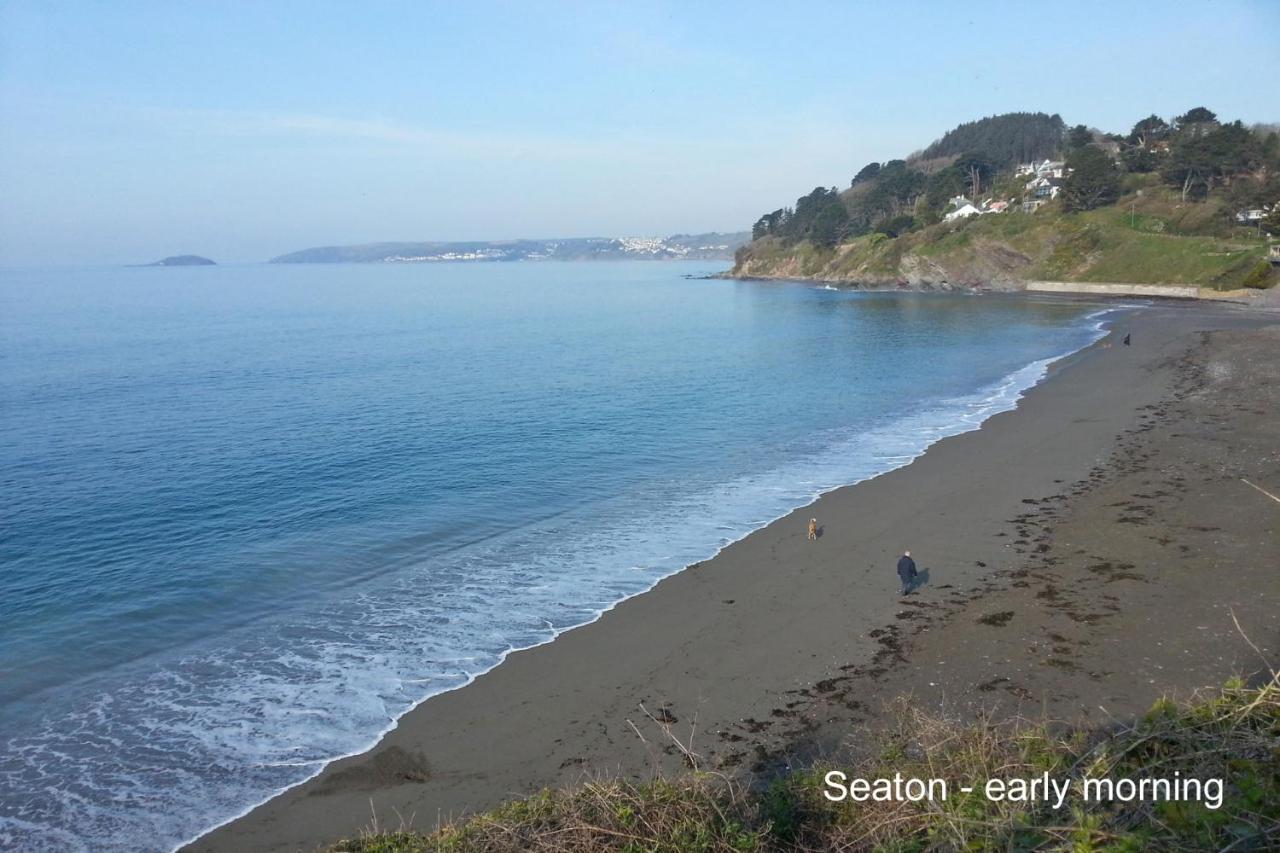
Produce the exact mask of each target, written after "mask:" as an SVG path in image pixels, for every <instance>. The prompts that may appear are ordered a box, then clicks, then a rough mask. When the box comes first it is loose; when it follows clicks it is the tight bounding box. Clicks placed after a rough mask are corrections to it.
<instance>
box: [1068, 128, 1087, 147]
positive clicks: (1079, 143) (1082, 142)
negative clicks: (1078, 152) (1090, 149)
mask: <svg viewBox="0 0 1280 853" xmlns="http://www.w3.org/2000/svg"><path fill="white" fill-rule="evenodd" d="M1090 142H1093V131H1091V130H1090V129H1089V128H1087V127H1085V126H1084V125H1083V124H1077V125H1076V126H1075V127H1073V128H1071V130H1069V131H1067V149H1068V150H1070V151H1074V150H1075V149H1077V148H1084V147H1085V146H1086V145H1088V144H1089V143H1090Z"/></svg>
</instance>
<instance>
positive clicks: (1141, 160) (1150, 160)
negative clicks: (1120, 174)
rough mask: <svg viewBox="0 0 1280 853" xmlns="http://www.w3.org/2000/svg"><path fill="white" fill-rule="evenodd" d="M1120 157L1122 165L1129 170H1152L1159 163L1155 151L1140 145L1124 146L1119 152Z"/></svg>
mask: <svg viewBox="0 0 1280 853" xmlns="http://www.w3.org/2000/svg"><path fill="white" fill-rule="evenodd" d="M1120 159H1121V160H1122V161H1123V162H1124V167H1125V168H1126V169H1128V170H1129V171H1130V172H1154V171H1155V170H1156V167H1158V166H1159V165H1160V159H1159V157H1158V156H1157V155H1156V152H1154V151H1152V150H1151V149H1150V148H1144V147H1142V146H1141V145H1135V146H1134V147H1132V148H1126V149H1125V150H1124V151H1123V152H1121V154H1120Z"/></svg>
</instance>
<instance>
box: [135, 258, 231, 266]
mask: <svg viewBox="0 0 1280 853" xmlns="http://www.w3.org/2000/svg"><path fill="white" fill-rule="evenodd" d="M148 266H153V267H211V266H215V264H214V262H213V261H211V260H209V259H208V258H202V257H200V256H199V255H170V256H169V257H167V258H164V259H162V260H159V261H156V262H155V263H154V264H148Z"/></svg>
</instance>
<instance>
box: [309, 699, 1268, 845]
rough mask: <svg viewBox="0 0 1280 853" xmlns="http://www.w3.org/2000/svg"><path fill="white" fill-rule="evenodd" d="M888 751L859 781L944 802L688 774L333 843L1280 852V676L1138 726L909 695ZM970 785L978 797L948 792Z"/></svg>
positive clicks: (805, 777) (807, 778)
mask: <svg viewBox="0 0 1280 853" xmlns="http://www.w3.org/2000/svg"><path fill="white" fill-rule="evenodd" d="M897 718H898V719H899V720H901V721H902V723H901V725H900V727H899V728H898V729H897V730H895V731H891V732H888V733H887V734H885V735H884V736H883V738H882V740H881V747H882V749H881V754H880V755H879V756H878V757H877V758H874V759H868V760H865V761H862V762H859V763H858V764H857V765H855V766H845V767H839V768H836V769H840V770H842V771H843V772H845V773H846V774H848V776H849V777H850V778H853V777H855V776H856V777H863V778H872V779H874V778H879V777H892V776H893V775H894V774H895V773H901V774H902V776H903V777H916V778H925V779H927V778H941V779H946V780H948V782H949V783H950V785H951V786H952V793H951V796H949V797H948V798H947V800H946V801H945V802H938V801H934V802H929V801H921V802H915V803H912V802H907V801H900V802H893V801H890V802H865V803H856V802H852V801H849V800H846V801H844V802H841V803H833V802H830V801H828V800H827V799H826V798H825V797H824V796H823V792H824V790H826V788H825V786H824V784H823V777H824V774H825V772H826V770H827V769H828V768H827V767H816V768H813V769H809V770H804V771H799V772H794V773H792V774H790V775H787V776H784V777H782V778H780V779H778V780H776V781H774V782H773V783H772V785H769V786H757V787H755V788H753V789H750V790H748V789H744V788H742V787H740V786H739V785H738V784H736V783H735V782H733V781H732V780H728V779H725V778H722V777H719V776H715V775H709V774H698V773H694V774H690V775H687V776H685V777H682V778H679V779H675V780H665V779H659V780H656V781H652V782H647V783H643V784H634V783H631V782H627V781H622V780H611V781H594V782H588V783H586V784H583V785H580V786H578V787H575V788H573V789H569V790H547V791H543V792H541V793H539V794H537V795H535V796H533V797H530V798H528V799H525V800H520V801H516V802H512V803H508V804H506V805H503V806H501V807H499V808H497V809H494V810H493V811H490V812H486V813H484V814H479V815H476V816H473V817H470V818H468V819H466V820H462V821H459V822H457V823H453V824H449V825H447V826H444V827H443V828H441V829H440V830H438V831H436V832H434V833H430V834H419V833H414V832H408V831H401V832H395V833H381V834H374V833H370V834H366V835H365V836H363V837H361V838H359V839H355V840H349V841H343V842H341V843H340V844H338V845H336V846H335V847H333V848H331V853H427V851H432V853H435V852H436V851H441V853H471V851H476V853H479V851H486V853H487V851H516V850H521V851H523V850H533V851H547V853H550V851H570V853H575V851H582V853H586V851H597V850H613V851H626V853H640V851H655V853H657V851H663V853H667V851H669V853H683V852H684V851H726V853H727V851H772V850H794V851H820V850H831V851H834V850H842V851H843V850H885V851H908V850H910V851H926V850H997V849H998V850H1041V849H1045V850H1073V851H1091V850H1113V851H1139V850H1148V849H1159V850H1206V849H1213V850H1219V849H1230V850H1274V849H1280V684H1278V683H1277V681H1276V680H1273V681H1272V682H1271V683H1270V684H1268V685H1267V686H1265V687H1263V688H1260V689H1247V688H1245V687H1244V686H1243V685H1242V684H1240V683H1232V684H1229V685H1227V687H1225V688H1224V689H1223V690H1221V691H1219V692H1217V693H1215V694H1213V695H1210V696H1202V697H1200V698H1198V699H1197V700H1196V701H1194V702H1189V703H1180V704H1179V703H1173V702H1169V701H1161V702H1159V703H1157V704H1156V706H1155V707H1153V708H1152V709H1151V711H1149V712H1148V713H1147V714H1146V716H1145V717H1143V719H1141V720H1140V721H1138V722H1137V723H1136V724H1135V725H1133V726H1132V727H1128V728H1119V729H1114V730H1109V731H1084V730H1073V729H1055V728H1054V727H1052V726H1046V725H1030V724H1026V723H1005V724H994V723H991V722H987V721H983V722H979V723H968V724H961V723H957V722H954V721H948V720H942V719H939V718H937V717H933V716H929V715H926V714H924V713H921V712H919V711H916V710H912V709H910V708H907V707H905V706H904V708H903V709H902V710H901V713H899V714H898V715H897ZM1043 773H1049V774H1050V775H1051V776H1052V777H1053V778H1056V779H1067V778H1069V779H1071V780H1072V793H1071V795H1070V796H1069V797H1068V800H1067V804H1066V805H1064V806H1063V808H1062V809H1060V810H1055V809H1054V808H1053V807H1052V804H1051V803H1029V804H1028V803H1013V802H999V801H991V800H988V799H987V798H986V797H985V796H983V794H982V786H983V784H984V782H985V781H986V780H987V779H1006V780H1008V779H1015V778H1023V779H1030V778H1033V777H1038V776H1040V774H1043ZM1175 774H1177V776H1179V777H1180V778H1182V779H1187V778H1196V779H1201V780H1207V779H1211V778H1219V779H1222V780H1223V781H1224V786H1223V801H1222V806H1221V808H1218V809H1216V810H1215V809H1210V808H1208V807H1207V806H1206V805H1205V804H1203V803H1196V802H1176V801H1165V802H1129V803H1120V802H1084V801H1082V800H1081V798H1080V797H1079V796H1078V791H1079V790H1080V787H1079V785H1080V781H1081V780H1082V779H1086V778H1109V779H1112V780H1119V779H1123V778H1133V779H1140V778H1143V777H1148V778H1174V777H1175ZM960 784H964V785H972V786H973V787H974V792H973V793H972V794H967V795H966V794H960V793H958V792H956V791H955V790H954V789H955V787H957V786H958V785H960Z"/></svg>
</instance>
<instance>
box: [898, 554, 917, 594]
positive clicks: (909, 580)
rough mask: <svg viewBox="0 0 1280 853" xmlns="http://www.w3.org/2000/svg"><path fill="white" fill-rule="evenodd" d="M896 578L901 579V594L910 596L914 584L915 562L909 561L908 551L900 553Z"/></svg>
mask: <svg viewBox="0 0 1280 853" xmlns="http://www.w3.org/2000/svg"><path fill="white" fill-rule="evenodd" d="M898 577H899V578H901V579H902V594H903V595H910V594H911V587H912V586H914V585H915V582H916V561H915V560H913V559H911V552H910V551H904V552H902V556H901V557H900V558H898Z"/></svg>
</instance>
